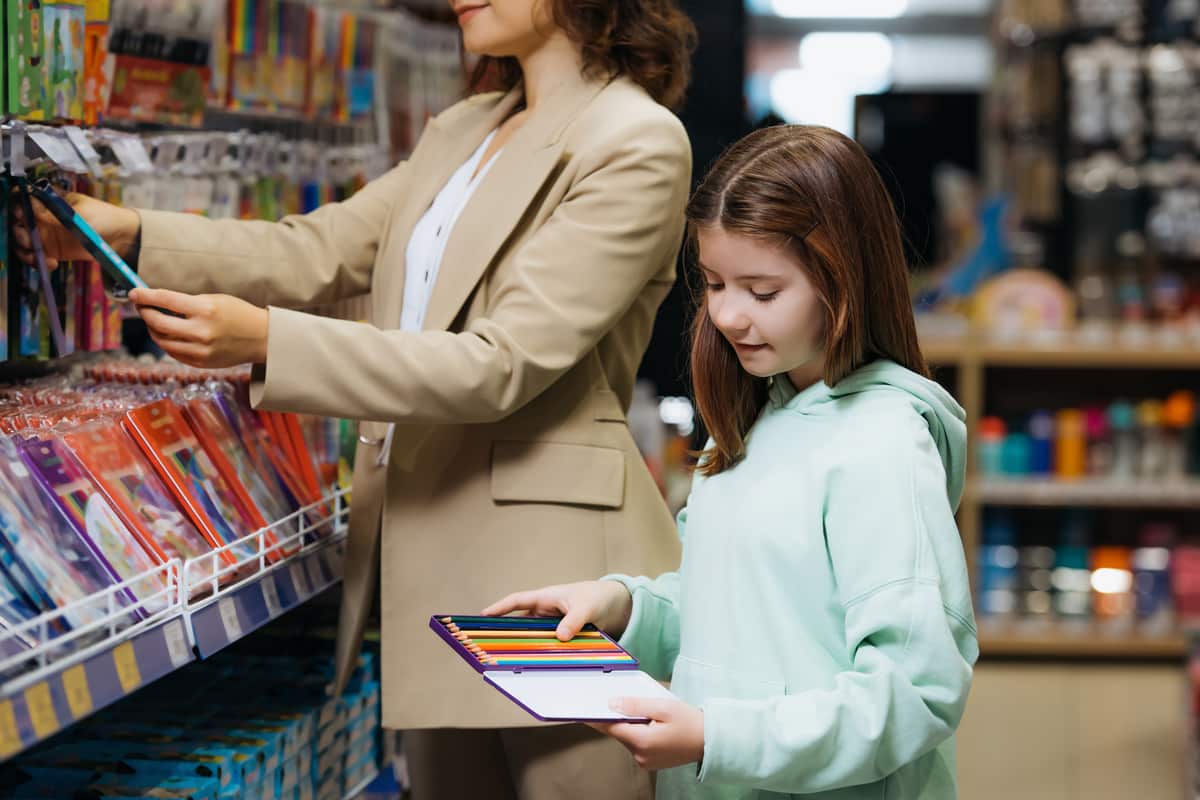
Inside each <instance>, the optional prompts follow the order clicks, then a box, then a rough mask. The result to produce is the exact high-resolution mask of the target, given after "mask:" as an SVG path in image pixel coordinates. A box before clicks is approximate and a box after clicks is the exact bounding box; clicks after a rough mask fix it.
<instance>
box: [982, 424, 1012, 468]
mask: <svg viewBox="0 0 1200 800" xmlns="http://www.w3.org/2000/svg"><path fill="white" fill-rule="evenodd" d="M1006 433H1007V427H1006V426H1005V424H1004V420H1002V419H1000V418H998V417H984V418H983V419H981V420H980V421H979V451H978V452H979V473H980V474H981V475H983V476H985V477H989V478H994V477H997V476H999V475H1003V474H1004V471H1005V470H1004V437H1005V434H1006Z"/></svg>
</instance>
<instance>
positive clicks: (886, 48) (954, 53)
mask: <svg viewBox="0 0 1200 800" xmlns="http://www.w3.org/2000/svg"><path fill="white" fill-rule="evenodd" d="M287 1H288V2H300V0H287ZM122 2H123V0H112V4H113V8H114V9H119V8H120V7H121V5H122ZM680 3H681V5H682V6H683V7H684V9H685V10H686V11H687V12H688V13H689V14H690V15H691V17H692V18H693V20H694V21H695V23H696V26H697V29H698V31H699V47H698V49H697V52H696V55H695V59H694V68H693V80H692V88H691V90H690V92H689V95H688V98H687V101H686V104H685V105H684V107H683V108H682V109H681V111H680V116H681V118H682V120H683V122H684V124H685V126H686V128H687V130H688V133H689V135H690V137H691V141H692V144H693V148H694V163H695V176H696V178H697V179H698V178H699V177H700V176H701V175H702V174H703V172H704V170H705V168H706V167H707V166H708V165H709V164H711V163H712V162H713V161H714V160H715V159H716V158H717V156H718V155H719V154H720V153H721V151H722V150H723V149H724V148H725V147H727V146H728V145H729V144H731V143H732V142H734V141H736V140H737V139H738V138H739V137H741V136H742V135H744V134H746V133H747V132H749V131H750V130H752V129H754V128H755V127H758V126H762V125H769V124H779V123H781V122H789V123H812V124H823V125H829V126H832V127H835V128H837V129H839V130H841V131H843V132H845V133H847V134H848V135H851V136H853V137H855V138H856V139H857V140H858V141H860V142H861V143H862V144H863V146H864V147H865V148H866V149H867V151H868V152H869V153H870V154H871V156H872V157H873V158H874V159H875V160H876V163H877V164H878V165H879V167H880V170H881V172H882V174H883V176H884V178H885V181H886V182H887V184H888V186H889V189H891V190H892V192H893V194H894V199H895V201H896V205H897V207H898V209H899V210H900V213H901V218H902V222H903V227H904V233H905V237H906V242H907V252H908V255H909V258H910V262H911V266H912V281H913V297H914V303H915V304H916V307H917V309H918V320H919V327H920V330H921V335H922V343H923V347H924V350H925V353H926V356H927V357H928V359H929V361H930V363H931V365H932V367H933V370H934V376H935V378H937V379H938V380H939V381H941V382H942V383H943V384H944V385H945V386H946V387H947V388H948V389H949V390H950V391H951V392H953V393H954V395H955V396H956V397H957V399H958V400H959V402H960V403H961V404H962V405H963V406H964V408H965V409H966V410H967V413H968V416H969V425H970V450H971V458H970V465H969V468H968V472H969V474H968V485H967V490H966V494H965V497H964V500H963V504H962V506H961V508H960V511H959V515H958V519H959V526H960V529H961V532H962V537H963V544H964V550H965V553H966V556H967V559H968V563H969V565H970V567H971V571H972V579H973V584H974V587H975V600H976V611H977V617H978V622H979V630H980V647H981V656H980V661H979V664H978V666H977V670H976V678H975V683H974V686H973V689H972V694H971V698H970V701H969V703H968V707H967V712H966V717H965V719H964V721H963V723H962V727H961V729H960V731H959V735H958V770H959V778H960V795H961V796H962V797H964V798H970V800H993V799H995V800H999V798H1006V799H1007V798H1016V797H1019V798H1035V799H1037V798H1046V800H1051V799H1053V800H1060V799H1065V800H1110V799H1112V800H1117V799H1118V798H1121V799H1124V798H1143V797H1145V798H1195V797H1197V796H1200V774H1198V773H1197V769H1196V767H1197V765H1198V763H1200V750H1198V748H1197V740H1196V728H1197V720H1196V712H1197V707H1198V703H1200V649H1197V648H1196V647H1195V640H1196V637H1195V636H1194V633H1195V631H1196V630H1200V627H1197V625H1196V615H1197V614H1200V418H1198V415H1197V408H1196V400H1195V398H1196V393H1200V163H1198V162H1197V157H1198V156H1200V0H834V1H827V0H680ZM311 4H316V5H324V6H336V7H337V8H338V9H339V10H341V9H343V8H344V9H351V8H353V9H354V10H355V11H356V12H361V13H362V14H363V15H365V16H370V15H375V16H372V17H371V18H372V19H376V21H377V22H378V29H377V31H376V33H375V34H374V35H375V36H376V37H377V38H376V39H375V42H376V46H375V47H374V49H373V50H371V51H370V52H368V53H367V58H369V59H374V60H373V68H374V70H375V84H374V87H373V92H374V97H373V99H372V98H367V99H366V101H364V102H365V105H363V106H362V107H361V108H360V109H359V113H355V114H350V115H348V116H346V117H345V118H339V119H337V120H334V121H330V122H326V121H314V120H313V119H311V118H309V117H307V116H305V115H303V114H298V113H292V112H288V113H281V112H279V111H278V110H277V109H276V110H263V109H261V108H254V107H253V105H251V107H238V106H237V104H236V103H234V102H232V101H230V102H214V101H212V100H211V98H210V100H209V103H208V106H207V108H203V109H202V110H201V111H200V112H199V115H198V116H196V117H195V118H194V119H188V120H186V121H184V122H181V120H180V119H177V118H173V119H169V120H168V119H155V118H154V117H153V113H152V114H151V116H150V117H147V118H142V119H139V120H136V121H134V120H130V119H124V120H120V119H115V118H114V119H106V120H103V122H104V124H108V125H113V126H114V127H116V128H119V129H120V130H121V131H124V132H129V131H135V132H137V133H138V134H139V135H142V136H145V137H147V142H148V144H152V145H153V146H151V152H152V153H155V154H160V153H170V152H173V151H172V150H171V148H172V147H174V145H176V144H178V143H180V142H184V141H186V140H187V138H186V137H188V136H190V135H194V134H195V131H196V130H197V129H199V130H204V131H226V132H230V134H231V135H240V134H238V132H240V131H249V132H253V133H255V134H264V135H269V136H274V137H278V140H277V141H284V142H286V141H289V140H297V139H304V140H308V141H309V142H310V144H314V145H316V146H318V147H320V148H326V149H331V150H333V149H336V150H337V152H338V153H341V152H343V150H344V152H345V153H347V154H348V155H347V156H346V164H349V166H346V164H341V165H340V166H341V167H345V168H346V169H347V170H348V172H347V177H348V179H349V182H350V183H354V182H356V181H357V182H359V183H361V180H359V179H360V178H361V179H366V178H369V177H370V176H371V175H373V174H378V173H379V172H380V170H381V169H383V168H385V167H386V165H387V164H388V163H394V162H395V161H396V160H397V159H399V158H402V157H404V155H405V154H406V153H407V152H408V151H409V150H410V149H411V147H412V145H413V143H414V141H415V138H416V136H417V135H418V133H419V131H420V128H421V126H422V124H423V119H424V118H425V117H426V116H428V114H430V113H435V112H437V111H438V110H440V109H442V108H445V107H446V106H447V105H449V104H450V103H451V102H453V101H454V100H455V99H457V98H458V97H460V96H461V93H462V91H463V90H464V87H465V74H466V73H465V71H464V69H463V64H464V60H463V56H462V54H461V52H460V48H459V42H458V36H457V32H456V30H455V26H454V23H453V17H452V15H451V14H450V13H449V11H448V8H447V4H446V3H444V2H442V0H386V1H385V0H378V2H367V0H362V2H338V3H331V2H323V3H321V2H317V0H312V3H311ZM214 38H216V39H219V38H220V36H216V37H214ZM214 52H215V51H214ZM367 101H369V102H367ZM172 137H183V138H180V139H175V138H172ZM185 149H186V148H185ZM167 158H168V160H170V158H171V157H170V156H167ZM174 166H175V165H172V168H174ZM178 210H184V209H178ZM275 211H278V209H274V208H272V209H271V210H270V211H266V212H264V213H263V216H265V217H267V218H271V217H273V216H277V214H276V213H274V212H275ZM687 270H688V265H687V264H686V263H683V262H681V272H680V281H679V282H678V284H677V286H676V288H675V290H674V291H673V292H672V293H671V295H670V296H669V297H668V299H667V301H666V302H665V303H664V305H663V307H662V310H661V312H660V314H659V317H658V319H657V321H656V325H655V331H654V337H653V339H652V342H651V345H650V348H649V351H648V353H647V354H646V358H645V361H644V363H643V365H642V369H641V377H642V381H641V382H640V383H639V387H638V392H637V395H636V396H635V402H634V407H633V409H632V410H631V413H630V424H631V427H632V428H633V429H634V433H635V436H636V437H637V439H638V441H639V445H640V446H641V447H642V449H643V453H644V455H645V457H646V459H647V462H648V463H649V464H650V466H651V468H652V470H653V472H654V473H655V475H656V477H657V478H658V480H659V482H660V485H661V487H662V489H663V492H664V495H665V496H666V498H667V501H668V503H669V504H670V505H671V506H672V507H673V508H678V507H679V506H680V505H681V504H682V503H683V502H684V501H685V499H686V495H687V490H688V484H689V480H690V478H689V474H688V465H689V453H690V451H691V450H692V449H693V448H694V447H695V446H696V445H697V444H698V443H700V441H701V437H702V436H703V431H701V430H700V429H699V427H698V421H697V420H696V419H695V418H694V413H693V410H692V406H691V403H690V402H689V400H688V382H687V373H686V361H687V353H686V335H685V331H686V329H687V324H688V319H689V318H690V314H691V313H692V308H693V304H692V300H691V298H690V296H689V289H688V280H687ZM365 308H366V305H365V303H364V302H363V300H362V299H356V300H355V301H352V302H349V303H344V304H341V305H339V306H337V307H335V308H326V309H318V311H320V312H322V313H330V314H337V315H340V316H344V317H347V318H352V319H357V318H362V317H363V316H364V313H365ZM125 341H126V343H127V345H129V346H130V347H131V348H132V349H134V350H135V351H136V350H137V349H139V348H140V347H144V346H145V337H144V331H140V330H139V329H138V324H137V322H136V321H133V320H128V321H127V322H126V326H125ZM29 369H30V368H29V367H28V365H27V364H26V363H24V362H21V363H9V364H6V365H4V366H3V367H0V375H3V377H6V378H19V377H22V376H23V375H24V374H26V372H28V371H29ZM34 371H36V370H34ZM879 535H880V536H886V535H887V531H886V530H884V531H879ZM547 579H548V580H552V579H553V576H547ZM330 582H331V583H332V582H335V581H334V580H333V579H332V577H331V578H330ZM514 588H517V587H514ZM308 605H310V606H313V609H312V613H313V614H314V616H315V617H317V618H318V621H317V622H314V623H311V624H301V623H298V622H297V621H296V620H297V619H299V616H300V612H292V613H291V614H290V615H289V616H290V617H291V618H292V622H291V624H292V625H293V626H294V627H296V626H298V628H299V629H303V630H304V631H305V635H308V634H309V633H311V632H312V631H313V630H314V629H316V628H317V627H320V626H324V635H325V636H326V641H327V642H328V639H329V635H330V634H329V630H328V628H329V625H330V624H331V621H332V620H333V619H334V618H335V616H336V596H335V594H334V593H328V594H326V595H323V601H314V602H312V603H309V604H308ZM292 630H293V629H291V628H289V629H287V630H286V631H285V632H284V633H283V634H277V635H276V636H275V637H274V638H270V637H265V638H262V639H260V640H259V643H258V644H257V646H256V645H255V644H254V643H253V638H254V637H250V636H247V643H248V644H247V645H246V648H247V649H248V650H249V651H251V652H252V656H253V657H255V658H258V657H265V656H266V655H267V654H268V653H269V652H270V651H271V650H272V648H273V647H274V646H275V645H276V644H277V643H278V642H280V641H282V640H283V639H285V638H287V637H288V636H290V635H291V634H292ZM1194 652H1195V653H1197V654H1196V655H1193V653H1194ZM201 666H203V665H200V664H196V665H190V666H187V667H185V668H184V669H193V668H200V667H201ZM212 669H214V670H216V671H217V672H219V669H218V668H215V667H214V668H212ZM226 669H229V670H232V669H233V668H232V667H230V666H228V665H227V666H226ZM214 674H215V673H214ZM3 686H4V684H3V683H0V689H2V688H3ZM164 687H165V688H164ZM21 691H22V692H24V691H25V689H24V688H23V685H22V689H21ZM171 694H172V689H171V688H170V686H169V685H167V684H165V683H163V684H160V685H159V687H158V689H157V690H152V691H150V692H144V693H142V695H140V696H141V697H144V698H156V697H157V698H161V699H162V701H163V702H168V699H169V698H170V696H171ZM13 696H14V697H15V694H14V695H13ZM138 696H139V695H134V696H133V697H130V698H128V699H126V700H121V701H119V703H117V704H116V706H114V707H120V705H121V704H125V703H130V704H136V703H138V702H139V700H138V699H137V698H138ZM7 697H8V695H7V694H5V693H4V692H3V691H0V703H3V702H7V699H6V698H7ZM146 702H154V701H153V700H151V699H147V700H146ZM0 721H2V720H0ZM0 727H2V726H0ZM64 727H65V726H64ZM50 732H51V733H52V732H53V731H50ZM38 738H39V739H41V738H47V737H44V736H42V735H41V732H39V734H38ZM393 745H394V742H393V741H391V740H390V739H388V738H387V737H384V740H383V741H382V752H383V754H384V756H385V757H386V756H390V755H391V754H392V746H393ZM0 760H2V759H0ZM379 796H380V797H383V796H388V797H391V796H392V795H385V794H380V795H379Z"/></svg>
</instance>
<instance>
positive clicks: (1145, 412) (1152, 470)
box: [1137, 400, 1168, 478]
mask: <svg viewBox="0 0 1200 800" xmlns="http://www.w3.org/2000/svg"><path fill="white" fill-rule="evenodd" d="M1137 423H1138V432H1139V433H1140V436H1141V449H1140V451H1139V458H1138V469H1137V473H1138V475H1139V476H1140V477H1142V478H1161V477H1163V476H1164V475H1165V474H1166V468H1167V449H1168V445H1167V436H1166V433H1165V431H1164V430H1163V404H1162V403H1161V402H1160V401H1158V400H1143V401H1142V402H1140V403H1138V405H1137Z"/></svg>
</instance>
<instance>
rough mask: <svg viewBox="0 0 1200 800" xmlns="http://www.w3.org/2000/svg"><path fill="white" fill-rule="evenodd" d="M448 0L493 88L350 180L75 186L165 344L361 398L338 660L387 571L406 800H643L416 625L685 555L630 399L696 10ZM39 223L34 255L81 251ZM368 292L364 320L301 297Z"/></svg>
mask: <svg viewBox="0 0 1200 800" xmlns="http://www.w3.org/2000/svg"><path fill="white" fill-rule="evenodd" d="M450 6H451V8H452V9H453V11H454V12H455V14H456V15H457V17H458V20H459V24H460V25H461V27H462V33H463V44H464V46H465V47H466V49H467V50H469V51H471V52H473V53H476V54H479V55H481V56H485V58H484V59H483V62H482V65H481V69H482V70H484V71H486V72H487V73H488V74H492V75H495V76H496V77H498V79H499V82H500V84H501V85H500V89H501V91H498V92H488V93H485V94H479V95H476V96H474V97H471V98H469V99H467V100H464V101H463V102H461V103H459V104H457V105H455V106H454V107H452V108H450V109H449V110H447V111H446V112H444V113H443V114H441V115H440V116H438V117H437V118H436V119H434V120H433V121H431V122H430V123H429V125H428V126H427V127H426V130H425V133H424V134H423V136H422V137H421V141H420V142H419V143H418V145H417V147H416V149H415V150H414V152H413V154H412V156H411V157H410V158H409V159H408V161H406V162H405V163H402V164H400V165H399V166H398V167H396V168H395V169H394V170H392V171H391V172H389V173H388V174H387V175H385V176H384V177H382V178H380V179H379V180H377V181H374V182H373V183H371V184H370V185H368V186H367V187H365V188H364V189H363V190H362V191H360V192H359V193H358V194H356V195H355V196H354V197H352V198H351V199H349V200H348V201H346V202H345V203H340V204H333V205H329V206H327V207H325V208H322V209H319V210H317V211H315V212H313V213H312V214H309V215H307V216H302V217H291V218H288V219H285V220H283V221H282V222H280V223H267V222H241V221H214V220H207V219H201V218H198V217H190V216H185V215H181V214H167V213H162V212H154V211H142V212H140V213H139V212H136V211H133V210H130V209H121V208H115V207H113V206H110V205H107V204H105V203H101V202H100V201H98V200H90V199H87V198H81V197H74V198H72V200H73V202H74V203H75V205H76V209H77V211H78V212H79V213H80V214H81V215H82V216H84V217H85V218H86V219H87V220H88V221H89V222H91V223H92V225H93V227H95V228H96V229H97V230H98V231H100V233H101V234H102V235H104V236H105V238H107V239H108V240H109V241H110V242H112V243H113V245H114V246H115V247H116V248H117V249H118V250H119V251H121V252H123V253H124V254H131V252H132V253H134V254H138V255H137V256H136V258H137V261H138V269H139V271H140V273H141V274H142V276H143V277H144V278H145V280H146V281H147V283H149V284H150V285H151V286H152V287H155V288H154V289H153V290H148V291H145V290H143V291H137V292H134V296H133V300H134V302H135V303H137V304H138V305H140V306H142V315H143V318H144V319H145V321H146V324H147V326H148V327H149V330H150V333H151V335H152V336H153V337H154V339H155V341H157V342H158V343H159V344H160V345H161V346H162V348H163V349H164V350H166V351H167V352H168V353H170V354H171V355H173V356H175V357H176V358H178V359H180V360H181V361H184V362H187V363H189V364H197V365H207V366H219V365H225V364H238V363H243V362H252V363H255V364H257V365H258V368H257V371H256V375H255V377H256V379H257V380H256V381H255V383H254V386H253V390H252V391H253V395H254V400H255V402H256V403H257V404H259V406H260V407H262V408H269V409H278V410H286V411H298V412H306V413H311V414H321V415H328V416H336V417H346V418H352V419H358V420H362V421H364V424H363V425H362V426H361V427H360V433H361V436H362V439H361V441H362V446H361V447H359V454H358V458H357V463H356V466H355V475H354V503H353V510H352V512H351V521H350V540H349V544H348V552H347V557H346V568H345V581H344V591H343V601H342V619H341V625H340V628H339V633H340V636H339V642H338V656H339V680H338V682H339V684H341V683H343V682H344V680H345V679H346V677H347V676H348V675H349V674H350V673H351V670H352V668H353V666H354V665H355V663H356V661H357V658H358V653H359V649H360V648H359V637H360V636H361V633H362V626H363V622H364V620H365V617H366V615H367V613H368V612H369V610H370V609H371V605H372V600H373V593H374V588H375V586H376V583H377V579H378V576H379V575H380V574H381V573H382V576H383V578H382V581H381V588H382V598H381V601H380V608H381V627H382V631H383V646H382V650H383V658H382V676H383V722H384V725H385V726H387V727H389V728H399V729H405V731H406V733H405V736H404V746H405V748H406V750H407V754H408V760H409V769H410V774H411V776H412V784H413V790H414V791H413V794H414V797H415V798H416V800H427V799H433V800H436V799H437V798H466V797H487V798H517V797H520V798H522V799H523V800H541V798H547V799H549V798H558V797H561V796H563V794H564V792H566V791H569V792H570V793H571V794H572V796H573V797H575V798H576V799H577V800H586V799H587V798H589V797H595V798H597V800H600V798H610V797H622V798H626V797H646V796H648V795H649V793H650V791H651V787H650V783H649V779H648V777H647V776H646V775H645V774H639V772H638V770H637V769H636V768H635V766H634V764H633V761H632V759H631V758H630V756H629V754H628V753H627V752H626V751H625V750H624V749H623V748H621V747H620V745H618V744H617V743H615V742H613V741H611V740H609V739H605V738H604V737H602V736H600V735H598V734H596V733H595V732H594V731H591V730H587V729H586V728H580V727H572V728H563V727H559V728H546V727H543V726H540V725H536V724H534V721H533V720H532V719H530V718H529V717H528V715H526V714H523V713H522V712H520V711H519V710H517V709H515V708H513V707H512V706H511V704H509V703H507V702H505V701H504V700H503V699H502V698H499V697H498V696H495V693H494V692H492V691H490V690H489V689H488V688H486V687H485V686H484V685H483V683H482V682H481V681H479V680H475V679H474V676H472V675H467V674H464V672H463V671H462V670H460V669H458V666H459V665H458V664H456V663H454V656H453V654H452V653H449V652H447V651H446V648H445V647H443V646H442V645H441V644H440V642H438V641H437V639H436V637H433V636H431V635H430V633H429V630H428V627H427V621H428V618H429V614H430V613H432V611H438V610H441V611H453V610H454V609H462V608H472V607H476V606H480V605H483V604H484V603H485V602H487V601H488V600H489V599H491V598H493V597H495V596H497V595H499V594H502V593H503V592H506V591H510V590H511V589H512V588H513V587H514V586H522V585H529V584H530V583H532V582H533V581H535V580H539V579H540V576H542V575H545V574H546V572H545V570H551V571H552V573H554V574H568V575H571V576H573V577H574V578H575V579H583V578H584V577H590V576H593V575H597V574H603V573H605V572H611V571H618V570H619V571H623V572H633V573H639V572H648V573H651V574H654V573H656V572H658V571H661V570H664V569H669V568H670V567H672V566H674V565H675V564H677V563H678V559H679V550H678V541H677V539H676V537H675V535H674V533H673V526H672V524H671V517H670V514H669V513H667V510H666V507H665V505H664V504H663V502H662V498H661V496H660V495H659V493H658V491H657V489H656V487H655V484H654V481H653V479H652V478H651V477H650V474H649V472H648V471H647V470H646V467H645V464H644V462H643V461H642V459H641V457H640V456H639V455H638V451H637V448H636V446H635V445H634V441H633V438H632V436H631V435H630V433H629V429H628V428H627V426H626V425H625V410H626V409H627V408H628V407H629V402H630V398H631V397H632V394H633V384H634V378H635V375H636V371H637V366H638V363H639V362H640V361H641V358H642V354H643V352H644V351H645V348H646V344H647V341H648V339H649V337H650V330H651V326H652V324H653V321H654V316H655V312H656V311H657V309H658V305H659V303H660V302H661V301H662V299H663V298H664V297H665V296H666V294H667V292H668V290H669V289H670V287H671V284H672V282H673V281H674V277H675V258H676V254H677V252H678V250H679V246H680V244H681V242H682V240H683V228H684V208H685V205H686V203H687V192H688V187H689V183H690V180H691V148H690V146H689V144H688V140H687V136H686V134H685V133H684V130H683V126H682V125H681V124H680V123H679V120H678V119H677V118H676V117H675V115H674V114H672V113H671V111H670V107H672V106H675V105H677V104H678V103H679V102H680V100H681V99H682V97H683V93H684V90H685V88H686V85H687V76H688V67H689V63H690V59H689V48H690V46H691V43H692V40H693V38H694V35H693V34H694V32H693V30H692V26H691V23H690V22H689V21H688V19H687V18H686V17H685V16H684V15H683V14H682V12H680V10H679V8H678V6H677V4H676V0H620V2H612V0H450ZM38 224H39V226H40V227H41V228H42V231H43V237H44V239H45V241H46V243H47V250H48V251H49V254H50V255H51V256H54V257H57V258H64V259H71V258H79V257H83V258H86V257H87V256H86V254H84V253H83V252H82V251H81V249H80V248H79V247H78V245H77V244H76V243H75V242H74V241H73V240H72V239H71V238H70V236H69V235H68V234H66V233H65V232H64V231H63V230H62V228H61V227H59V226H58V224H57V222H55V221H54V219H53V218H52V217H50V216H49V215H48V214H44V213H43V214H39V217H38ZM16 233H17V240H18V244H19V246H20V248H21V250H22V254H23V255H24V257H25V258H26V259H27V260H28V259H29V258H31V257H32V256H31V253H30V251H29V245H30V240H29V237H28V234H27V233H26V232H25V231H24V230H18V231H17V232H16ZM139 242H140V243H139ZM167 290H176V291H167ZM367 291H370V292H371V299H372V322H373V324H371V325H364V324H360V323H357V322H344V321H340V320H331V319H324V318H320V317H316V316H312V315H309V314H304V313H300V312H298V311H296V310H293V309H294V308H297V307H299V308H303V307H307V306H311V305H313V304H321V303H326V302H331V301H333V300H336V299H340V298H343V297H350V296H353V295H359V294H362V293H364V292H367ZM180 292H188V293H202V292H204V293H209V292H211V293H216V292H224V293H227V294H204V295H201V296H198V297H197V296H193V295H192V294H180ZM267 304H271V306H272V307H271V308H270V309H269V310H268V309H267V308H264V306H266V305H267ZM155 307H157V308H161V309H168V310H170V311H173V312H175V313H176V314H178V315H180V316H168V315H166V314H163V313H161V312H159V311H156V310H155ZM381 517H382V525H383V529H382V535H381V533H380V524H381ZM462 764H470V765H471V768H470V769H462V768H461V765H462ZM584 775H586V776H587V780H583V779H582V776H584ZM564 787H569V788H564Z"/></svg>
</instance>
